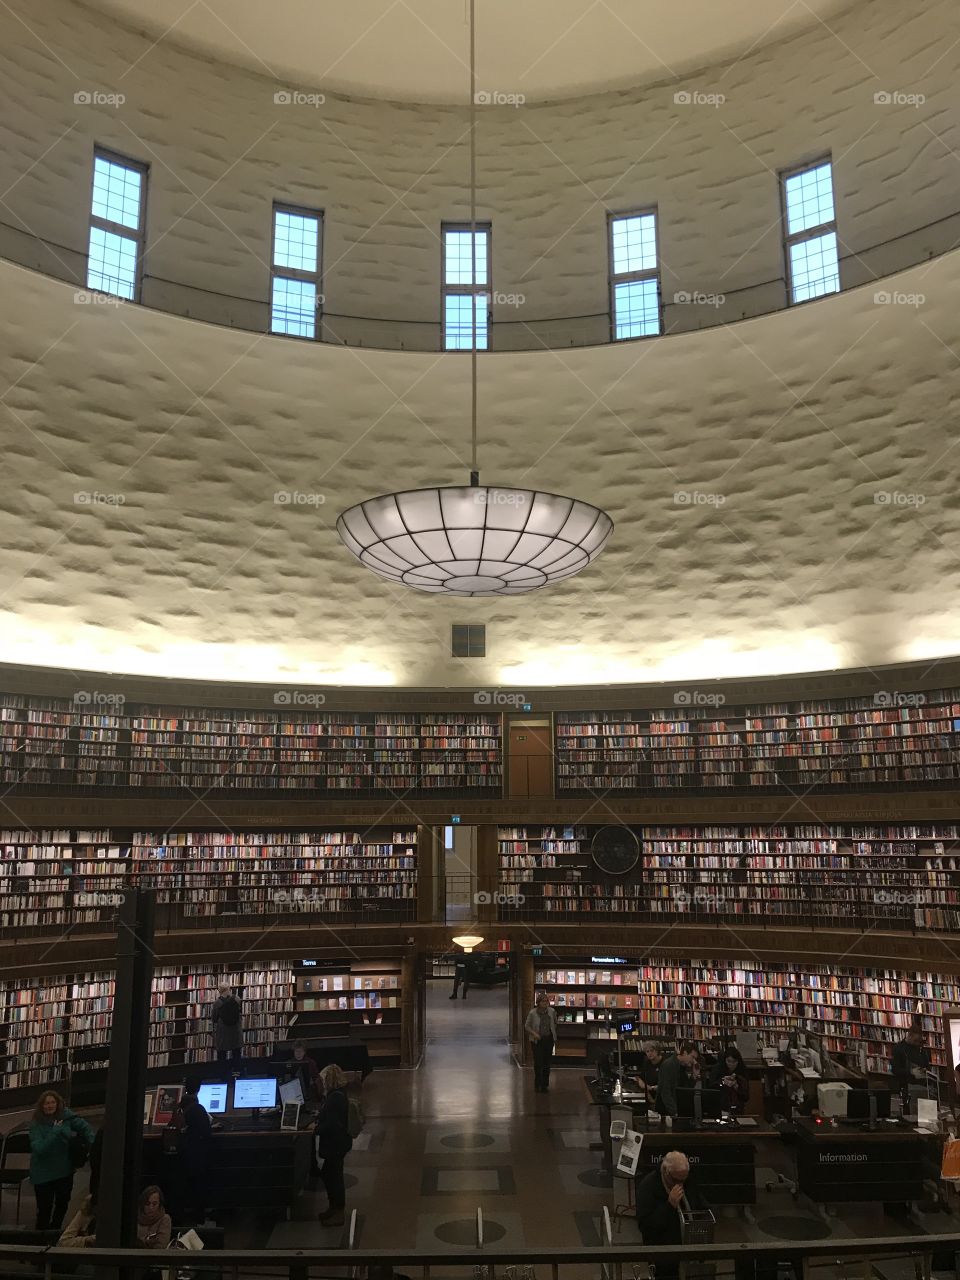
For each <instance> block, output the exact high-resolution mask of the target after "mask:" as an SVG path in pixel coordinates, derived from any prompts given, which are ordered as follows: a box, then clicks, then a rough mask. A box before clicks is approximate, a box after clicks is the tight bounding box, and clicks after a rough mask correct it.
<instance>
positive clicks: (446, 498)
mask: <svg viewBox="0 0 960 1280" xmlns="http://www.w3.org/2000/svg"><path fill="white" fill-rule="evenodd" d="M475 6H476V0H470V244H471V255H472V261H473V270H472V272H471V278H472V283H473V284H474V286H476V283H477V142H476V123H477V119H476V117H477V86H476V12H475ZM471 301H472V334H471V337H472V342H471V348H470V386H471V401H470V407H471V412H470V418H471V446H472V450H471V462H470V483H469V485H465V486H462V487H449V488H435V489H408V490H406V491H405V492H400V493H388V494H383V495H382V496H380V497H377V498H367V499H366V500H365V501H364V502H360V503H358V504H357V505H356V506H354V507H350V508H349V509H348V510H346V511H344V512H342V513H341V515H340V517H339V519H338V520H337V533H338V534H339V535H340V539H341V541H342V542H343V544H344V546H345V547H347V549H348V550H349V551H352V552H353V554H354V555H355V556H356V557H357V559H358V560H359V561H360V562H361V564H365V565H366V566H367V568H368V569H372V570H373V572H374V573H376V574H377V575H379V577H381V578H385V579H387V580H388V581H389V582H398V583H401V584H402V585H404V586H408V587H414V588H416V589H417V590H418V591H432V592H437V593H445V594H447V595H455V596H494V595H522V594H524V593H526V592H528V591H536V590H537V589H538V588H539V587H545V586H548V585H549V584H550V583H551V582H557V581H559V580H560V579H561V578H570V577H572V576H573V575H574V574H576V573H579V572H580V571H581V569H585V568H586V567H587V565H588V564H590V562H591V561H592V560H595V559H596V558H597V556H598V555H599V554H600V552H601V551H602V550H603V548H604V546H605V545H606V542H607V539H608V538H609V537H610V534H611V533H612V532H613V521H612V520H611V519H610V517H609V516H608V515H607V513H606V512H605V511H601V510H600V509H599V507H594V506H591V504H590V503H588V502H582V501H581V500H580V499H579V498H563V497H560V496H559V495H558V494H555V493H544V492H542V491H540V490H537V489H515V488H511V487H505V486H500V485H498V486H496V487H493V486H487V485H481V484H480V472H479V470H478V464H477V307H478V305H480V304H481V303H482V304H483V305H487V299H486V297H484V296H483V295H480V294H478V293H476V292H473V293H472V294H471Z"/></svg>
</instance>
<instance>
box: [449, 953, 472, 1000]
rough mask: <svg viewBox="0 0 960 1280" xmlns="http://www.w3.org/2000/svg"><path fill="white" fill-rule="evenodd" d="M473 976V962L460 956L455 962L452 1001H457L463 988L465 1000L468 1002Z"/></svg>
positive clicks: (466, 957) (467, 957)
mask: <svg viewBox="0 0 960 1280" xmlns="http://www.w3.org/2000/svg"><path fill="white" fill-rule="evenodd" d="M472 976H473V961H472V960H471V958H470V957H469V956H464V955H459V956H457V958H456V959H455V960H454V962H453V995H452V996H451V997H450V999H451V1000H456V998H457V992H458V991H459V990H460V988H461V987H463V998H464V1000H466V998H467V992H468V991H469V990H470V979H471V977H472Z"/></svg>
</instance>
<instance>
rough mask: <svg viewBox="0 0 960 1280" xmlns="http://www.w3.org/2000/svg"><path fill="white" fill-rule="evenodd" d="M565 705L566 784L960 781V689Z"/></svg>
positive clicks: (603, 788)
mask: <svg viewBox="0 0 960 1280" xmlns="http://www.w3.org/2000/svg"><path fill="white" fill-rule="evenodd" d="M675 697H676V698H677V699H678V700H679V702H678V705H675V706H673V707H672V708H668V709H666V710H663V709H661V710H642V711H582V712H581V711H559V712H557V713H556V739H555V743H556V782H557V794H558V795H571V794H578V795H590V794H592V793H594V792H604V793H609V792H615V793H616V792H623V791H628V792H629V791H650V790H655V791H666V792H676V791H687V790H696V791H716V790H718V789H720V788H723V789H734V790H750V789H754V788H757V787H761V788H764V789H766V790H770V789H773V790H780V791H785V790H790V789H800V790H803V791H810V790H813V791H818V790H830V789H833V788H836V787H849V788H859V789H864V788H868V789H878V788H880V789H882V788H887V787H917V786H922V787H925V788H928V789H929V788H931V787H934V788H935V787H947V786H956V784H957V779H958V778H960V767H958V755H957V748H958V746H960V689H935V690H931V691H930V692H928V693H921V694H912V693H911V694H904V693H890V692H885V693H878V694H875V695H873V697H861V698H832V699H829V700H818V701H810V702H785V703H766V704H763V703H757V704H753V705H746V706H727V705H725V704H723V705H720V706H717V705H709V706H702V705H697V702H696V694H695V693H693V692H691V693H687V694H686V695H682V694H677V695H675Z"/></svg>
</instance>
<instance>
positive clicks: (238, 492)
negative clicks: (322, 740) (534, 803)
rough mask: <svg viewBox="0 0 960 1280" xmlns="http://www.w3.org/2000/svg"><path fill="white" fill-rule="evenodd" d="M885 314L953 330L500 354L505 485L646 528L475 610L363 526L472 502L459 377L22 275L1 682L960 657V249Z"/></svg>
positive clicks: (863, 323)
mask: <svg viewBox="0 0 960 1280" xmlns="http://www.w3.org/2000/svg"><path fill="white" fill-rule="evenodd" d="M885 288H887V289H891V290H893V289H896V290H897V291H898V294H897V296H904V297H909V296H922V298H923V306H922V307H919V306H892V305H877V304H876V303H875V301H874V296H875V295H874V288H873V286H866V287H864V288H860V289H853V290H850V291H848V292H846V293H844V294H842V295H839V296H837V297H834V298H830V299H827V300H824V301H821V302H815V303H811V304H810V305H808V306H803V307H797V308H794V309H793V310H791V311H788V312H783V313H780V314H778V315H774V316H768V317H764V318H762V319H759V320H755V321H746V322H744V323H741V324H737V325H732V326H728V327H724V328H715V329H710V330H705V331H702V332H699V333H690V334H686V335H683V336H677V337H668V338H663V339H660V340H657V341H654V342H651V343H646V344H642V345H639V346H638V345H637V344H634V343H618V344H615V345H611V346H607V347H598V348H587V349H573V350H570V351H564V352H562V353H555V352H541V353H538V354H530V353H518V354H511V353H506V352H504V353H500V354H495V355H493V356H490V357H488V358H485V359H484V360H483V361H482V362H481V378H480V405H481V436H480V439H481V452H480V464H481V468H482V470H483V473H484V476H485V477H486V478H487V479H488V480H489V481H490V483H510V482H514V483H520V484H528V485H529V484H533V485H537V486H540V487H543V488H545V489H548V490H553V491H554V492H561V493H571V494H574V495H576V496H579V497H582V498H584V499H585V500H587V501H590V502H596V503H598V504H600V505H602V506H604V507H606V508H607V509H608V510H609V512H610V514H611V516H612V517H613V518H614V520H615V521H616V526H617V527H616V530H615V532H614V535H613V536H612V538H611V539H610V543H609V545H608V547H607V549H606V551H605V552H604V554H603V555H602V556H600V558H599V559H598V560H597V561H596V563H595V564H593V565H592V566H591V567H590V568H589V569H588V570H587V571H586V572H585V573H583V574H582V575H580V576H579V577H577V578H574V579H571V580H569V581H567V582H565V583H563V584H561V585H559V586H557V587H555V588H552V589H549V590H546V591H543V592H539V593H535V594H533V595H531V596H527V597H523V598H521V599H512V600H508V601H501V600H497V599H495V598H494V599H484V600H464V601H460V602H455V601H447V600H440V599H438V598H437V597H436V596H429V595H422V594H419V593H417V592H412V591H407V590H404V589H402V588H397V587H393V586H391V585H389V584H387V583H384V582H383V581H382V580H381V579H379V578H377V577H375V576H374V575H373V574H371V573H369V572H368V571H367V570H366V569H364V568H362V567H361V566H360V565H359V564H358V563H357V562H356V561H355V560H354V559H353V557H352V556H351V555H349V554H348V553H347V552H346V551H345V550H344V548H343V547H342V546H341V545H340V544H339V542H338V539H337V536H336V533H335V531H334V522H335V519H336V515H337V513H338V512H339V511H341V510H342V509H343V508H344V507H347V506H349V505H351V504H353V503H355V502H357V501H358V500H360V499H362V498H364V497H367V496H369V495H371V494H377V493H382V492H384V491H385V490H388V489H390V488H392V487H400V488H415V487H418V486H420V485H428V484H451V483H460V482H461V481H462V480H463V478H464V474H465V472H466V470H467V456H468V452H467V450H468V434H469V431H468V408H469V399H468V384H467V382H466V380H465V376H464V375H465V367H464V365H463V363H462V362H461V361H459V360H455V359H448V358H444V357H438V356H436V355H435V354H434V355H417V354H412V353H409V352H407V353H405V352H385V351H372V350H357V349H344V348H339V347H333V346H323V345H320V344H317V345H311V344H309V343H297V342H289V341H285V340H284V339H282V338H277V339H271V338H259V339H256V340H251V335H250V334H248V333H243V332H238V331H234V330H230V329H227V328H217V327H214V326H210V325H201V324H198V323H196V322H194V321H190V320H182V319H178V318H176V317H173V316H170V315H165V314H163V313H160V312H155V311H149V310H147V309H145V308H142V307H137V306H98V307H93V306H82V307H78V306H76V305H74V297H75V293H74V290H73V288H72V287H70V286H68V285H65V284H60V283H57V282H55V281H52V280H49V279H47V278H44V277H42V276H38V275H36V274H33V273H31V272H29V271H26V270H22V269H19V268H16V267H12V266H10V265H9V264H3V263H0V295H2V296H3V297H4V299H5V301H6V302H7V306H5V307H4V308H2V309H0V385H2V386H4V387H6V388H8V390H7V392H6V394H5V395H4V396H3V397H2V399H0V434H2V438H3V440H4V470H5V484H4V485H3V486H2V488H0V546H2V548H3V556H2V557H0V661H9V662H20V663H28V664H29V663H39V664H42V665H49V666H60V667H72V668H74V669H86V670H107V671H124V672H130V673H143V674H153V675H168V676H180V677H185V676H193V677H201V678H222V679H226V680H229V679H239V680H255V681H278V680H279V681H283V682H285V684H289V682H290V681H291V680H302V681H304V682H309V683H312V684H324V683H334V684H391V683H395V684H399V685H414V686H425V685H459V686H467V687H469V686H471V685H472V686H476V685H480V686H481V687H483V686H489V685H490V684H491V683H493V682H497V683H511V684H514V685H515V686H517V687H519V688H521V689H522V688H523V687H524V686H525V685H531V686H536V685H545V684H555V683H556V684H583V683H600V682H630V681H643V680H650V679H667V680H676V679H681V680H686V679H690V680H695V679H697V678H700V677H702V678H711V677H717V676H735V675H760V674H764V673H771V672H792V671H802V670H820V669H824V668H831V667H851V666H867V665H871V666H872V665H876V664H880V663H885V662H892V661H899V660H907V659H916V658H925V657H934V656H936V655H940V656H945V655H949V654H953V653H956V651H957V635H958V632H960V591H958V585H960V573H958V560H957V553H956V548H957V546H958V545H960V505H958V503H957V497H956V466H955V455H956V442H957V431H956V424H957V421H958V419H960V366H958V362H957V357H956V355H955V354H954V353H955V352H956V351H957V350H960V311H958V308H957V305H956V299H957V296H958V293H960V251H957V252H954V253H952V254H947V255H945V256H944V257H942V258H939V259H938V260H937V261H936V262H935V263H929V264H926V265H924V266H922V267H917V268H915V269H914V270H912V271H909V272H904V273H902V274H901V275H900V276H898V277H896V278H895V279H893V280H891V281H890V282H889V283H886V282H885ZM638 407H642V412H641V411H640V408H638ZM452 622H486V623H487V631H488V641H487V657H486V658H483V659H472V660H463V659H454V658H451V656H450V646H449V638H450V624H451V623H452Z"/></svg>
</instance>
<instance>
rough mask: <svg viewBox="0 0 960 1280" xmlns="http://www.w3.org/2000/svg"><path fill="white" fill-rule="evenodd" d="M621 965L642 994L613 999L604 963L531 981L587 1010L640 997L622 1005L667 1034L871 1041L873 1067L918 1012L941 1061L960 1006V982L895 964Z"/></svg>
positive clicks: (568, 1005) (842, 1045) (841, 1044)
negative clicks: (808, 1034)
mask: <svg viewBox="0 0 960 1280" xmlns="http://www.w3.org/2000/svg"><path fill="white" fill-rule="evenodd" d="M621 972H622V973H623V975H624V976H626V977H628V978H629V980H630V982H631V983H632V982H634V981H636V984H637V987H636V995H635V996H633V995H631V996H630V997H626V996H621V995H616V996H611V985H612V984H611V983H610V982H609V981H600V979H601V978H604V977H605V978H607V979H609V978H610V976H611V971H601V970H598V969H589V968H577V969H546V968H539V967H535V970H534V982H535V984H536V986H537V988H542V989H543V990H545V991H546V992H547V993H548V995H549V997H550V999H551V1002H552V1003H554V1004H556V1005H557V1007H558V1008H559V1009H564V1010H570V1009H574V1010H579V1009H580V1008H584V1009H585V1010H586V1011H587V1013H588V1014H589V1010H590V1009H602V1008H604V1007H610V1006H609V1004H606V1005H605V1004H604V1002H605V1001H609V1000H610V999H611V998H612V999H614V1000H620V999H626V998H629V999H632V1000H635V1001H636V1004H635V1005H634V1004H630V1005H627V1006H625V1007H628V1008H634V1007H635V1008H636V1009H637V1015H638V1020H639V1021H640V1022H641V1023H646V1024H650V1025H651V1026H659V1027H661V1028H662V1029H663V1031H662V1034H664V1035H665V1036H668V1037H669V1038H670V1039H674V1038H680V1037H682V1036H684V1035H690V1034H694V1033H696V1034H697V1038H702V1037H703V1036H706V1035H713V1034H719V1033H721V1032H724V1031H729V1030H735V1029H739V1028H750V1029H753V1028H756V1029H758V1030H768V1031H772V1030H781V1031H792V1030H797V1029H801V1030H802V1029H806V1030H810V1031H816V1032H817V1033H818V1034H823V1035H827V1036H830V1037H832V1039H831V1042H830V1044H828V1046H827V1047H828V1048H830V1047H831V1046H832V1048H833V1049H834V1051H840V1050H842V1049H848V1048H849V1047H850V1042H851V1041H853V1042H856V1043H864V1044H865V1045H866V1046H867V1049H868V1053H869V1055H870V1057H871V1060H872V1062H873V1064H874V1066H873V1068H872V1069H876V1070H889V1057H890V1052H891V1050H892V1046H893V1045H894V1044H896V1043H897V1042H898V1041H900V1040H902V1039H903V1036H904V1033H905V1032H906V1031H907V1030H908V1029H909V1028H910V1027H911V1026H912V1025H913V1022H914V1019H915V1018H917V1017H919V1018H921V1019H922V1023H923V1027H924V1030H925V1033H926V1035H927V1039H928V1043H929V1045H930V1048H931V1052H932V1055H933V1057H934V1060H935V1061H936V1062H938V1063H942V1062H943V1061H944V1060H945V1059H944V1055H945V1047H944V1044H943V1038H942V1023H941V1018H942V1016H943V1014H944V1012H945V1010H946V1009H947V1008H949V1007H952V1006H955V1005H957V1004H960V979H957V978H953V977H946V976H942V975H936V974H931V973H911V972H905V971H900V970H895V969H866V968H857V967H854V966H827V965H819V966H808V967H802V966H798V965H777V964H772V965H771V966H770V967H769V968H768V969H763V968H760V967H758V966H756V965H755V964H750V963H749V962H743V961H699V960H692V961H690V962H689V963H688V964H681V963H678V962H676V961H671V960H662V961H656V960H651V961H645V962H643V963H642V964H640V965H638V966H637V967H636V968H630V967H627V968H625V969H623V970H622V971H621ZM582 978H587V979H588V982H587V983H586V984H584V983H583V982H581V981H580V979H582ZM619 1007H624V1006H619ZM573 1020H577V1021H579V1020H581V1019H580V1017H579V1015H577V1016H576V1017H575V1018H574V1019H573Z"/></svg>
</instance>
